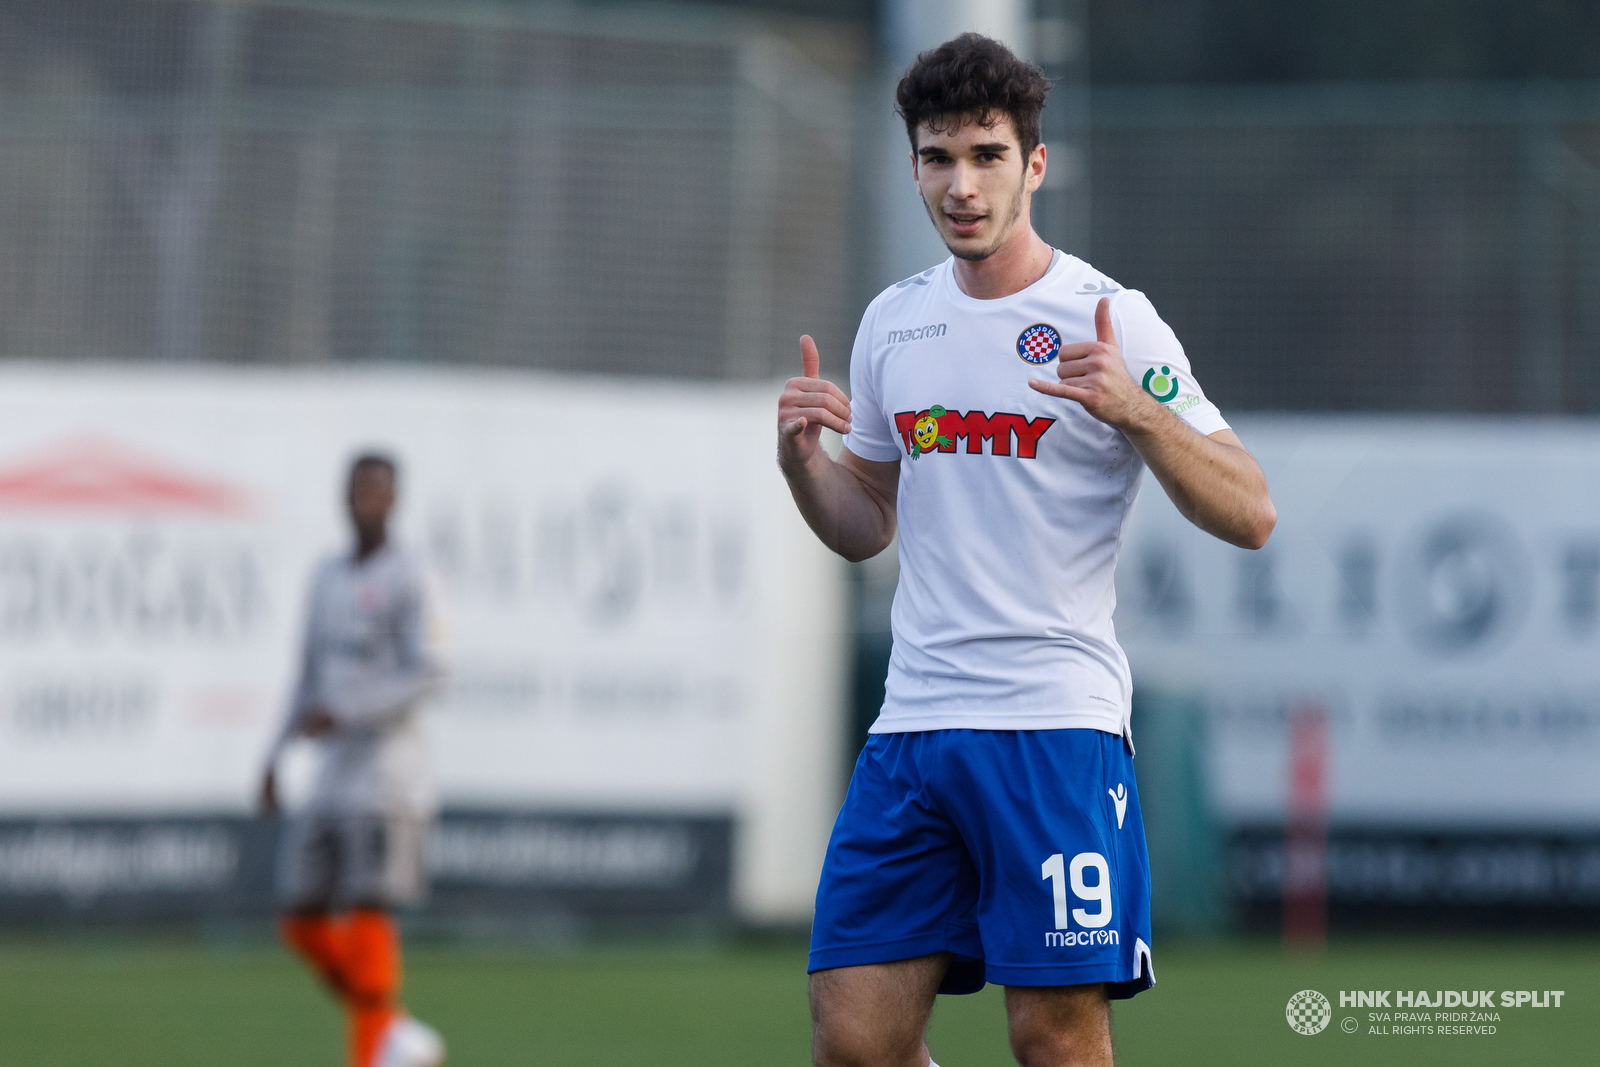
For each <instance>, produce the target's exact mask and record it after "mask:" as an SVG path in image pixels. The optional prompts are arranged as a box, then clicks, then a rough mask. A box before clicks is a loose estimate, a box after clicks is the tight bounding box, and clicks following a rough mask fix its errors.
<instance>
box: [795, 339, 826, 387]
mask: <svg viewBox="0 0 1600 1067" xmlns="http://www.w3.org/2000/svg"><path fill="white" fill-rule="evenodd" d="M800 374H801V376H802V377H806V378H816V377H820V376H821V374H822V356H821V355H820V354H818V352H817V342H815V341H813V340H812V339H811V335H810V334H809V333H807V334H801V335H800Z"/></svg>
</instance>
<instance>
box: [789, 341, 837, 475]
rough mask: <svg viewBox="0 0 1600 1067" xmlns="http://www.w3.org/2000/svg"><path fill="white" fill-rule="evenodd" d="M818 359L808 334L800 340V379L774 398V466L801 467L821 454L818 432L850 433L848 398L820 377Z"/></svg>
mask: <svg viewBox="0 0 1600 1067" xmlns="http://www.w3.org/2000/svg"><path fill="white" fill-rule="evenodd" d="M821 364H822V357H821V356H820V355H819V354H818V353H817V343H816V342H815V341H813V340H812V339H811V336H810V334H807V335H806V336H804V337H802V338H800V377H798V378H790V379H789V380H788V381H787V382H785V383H784V387H783V395H782V396H780V397H779V398H778V464H779V466H781V467H783V468H785V469H786V470H787V469H790V468H791V467H796V466H804V465H806V464H808V463H810V462H811V460H812V459H814V458H815V457H816V456H817V455H818V454H820V453H821V451H822V443H821V439H822V428H823V427H824V426H826V427H827V428H828V429H830V430H834V431H836V432H838V433H842V434H844V433H849V432H850V398H849V397H847V396H845V395H844V391H843V390H842V389H840V388H839V387H838V386H837V385H834V384H833V383H832V382H830V381H828V380H827V379H826V378H823V377H820V375H821V373H822V372H821Z"/></svg>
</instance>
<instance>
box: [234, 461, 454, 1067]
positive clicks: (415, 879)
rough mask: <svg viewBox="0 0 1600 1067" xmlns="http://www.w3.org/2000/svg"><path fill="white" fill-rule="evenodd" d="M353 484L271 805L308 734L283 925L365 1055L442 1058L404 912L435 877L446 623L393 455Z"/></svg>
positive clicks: (432, 1061) (268, 791) (319, 579)
mask: <svg viewBox="0 0 1600 1067" xmlns="http://www.w3.org/2000/svg"><path fill="white" fill-rule="evenodd" d="M348 488H349V492H348V498H347V500H348V504H349V511H350V522H351V525H352V526H353V527H354V530H355V545H354V547H353V548H352V549H351V550H350V551H348V552H343V553H340V554H338V555H334V556H331V557H329V558H328V559H326V560H324V561H323V562H322V563H321V564H320V565H319V566H318V567H317V570H316V574H315V577H314V579H313V582H312V588H311V604H310V617H309V619H308V621H307V624H306V633H305V650H304V654H303V657H302V660H301V664H300V679H299V684H298V686H297V687H296V689H295V693H294V698H293V701H292V703H291V704H290V707H289V713H288V716H287V718H286V720H285V723H284V727H283V730H282V731H281V733H280V734H279V737H278V740H277V742H276V743H275V744H274V745H273V747H272V751H271V754H270V756H269V757H268V760H267V769H266V772H265V774H264V775H263V777H262V782H261V798H260V807H261V810H262V812H263V813H264V814H267V815H271V814H273V813H275V812H276V811H277V810H278V796H277V781H276V766H277V762H278V757H279V755H280V753H281V752H282V750H283V747H284V746H285V744H287V743H288V742H289V741H290V740H291V739H293V738H295V737H304V738H309V739H310V740H311V741H312V742H313V743H314V744H315V745H316V746H317V748H318V749H320V750H321V753H320V754H321V757H322V766H321V770H320V773H319V775H318V777H317V779H316V782H315V785H314V787H313V789H312V793H311V798H310V801H309V802H308V804H307V805H306V807H305V809H304V810H303V811H302V812H299V813H298V814H297V815H296V817H295V818H294V819H292V820H291V821H290V824H289V826H288V827H287V830H286V833H285V836H284V847H283V853H282V855H281V857H280V863H279V871H278V880H279V890H280V893H281V895H282V897H283V900H284V905H285V909H286V911H285V914H284V917H283V920H282V925H281V927H280V932H281V934H282V936H283V939H284V941H286V942H287V943H288V944H289V945H290V946H292V947H293V948H294V949H295V950H296V951H298V952H299V953H300V954H301V955H302V956H304V957H305V959H306V961H307V963H308V964H309V965H310V966H311V967H312V969H314V970H315V971H316V972H317V973H318V974H319V975H321V976H322V978H323V980H324V981H326V982H327V984H328V987H329V988H330V989H331V990H332V991H333V993H334V995H335V996H337V997H338V998H339V1000H340V1002H341V1003H342V1004H343V1006H344V1008H345V1011H346V1014H347V1016H348V1019H349V1063H350V1067H435V1065H437V1064H440V1063H443V1062H444V1044H443V1042H442V1041H441V1040H440V1038H439V1035H438V1034H437V1033H435V1032H434V1031H433V1030H432V1029H431V1028H429V1027H427V1026H425V1025H424V1024H422V1023H420V1022H418V1021H417V1020H415V1019H413V1018H412V1017H411V1016H409V1015H407V1014H406V1013H405V1011H404V1009H402V1008H401V1007H400V1004H399V1000H398V997H399V993H400V939H399V933H398V931H397V929H396V927H395V923H394V919H393V918H392V916H391V914H390V913H391V910H392V909H394V908H396V907H400V906H403V905H407V904H413V903H416V902H417V901H418V900H419V899H420V898H421V897H422V894H423V891H424V873H423V846H424V843H425V840H426V835H427V831H428V822H429V819H430V816H431V813H432V811H431V809H432V798H431V795H430V789H429V784H428V781H427V773H426V766H425V753H424V751H423V739H422V735H421V733H420V732H419V724H418V722H417V713H418V709H419V706H420V705H421V703H422V702H423V700H424V699H425V698H426V697H428V696H429V695H430V694H431V693H433V692H434V691H435V690H436V689H437V688H438V686H439V685H440V683H441V681H442V679H443V664H442V658H441V655H440V651H439V648H438V638H439V632H440V625H439V622H438V620H437V619H436V617H435V616H434V614H433V608H432V604H431V597H430V595H429V589H428V582H427V581H426V579H425V575H424V572H423V568H422V567H421V565H420V563H419V561H418V560H417V558H416V557H415V556H413V555H412V554H411V553H410V552H407V551H406V550H405V549H403V548H400V547H398V546H396V545H394V544H392V543H391V542H390V540H389V535H388V523H389V513H390V512H391V511H392V510H393V508H394V502H395V488H396V486H395V464H394V461H393V460H391V459H390V458H388V457H387V456H384V455H379V454H367V455H363V456H360V457H359V458H357V459H356V460H355V462H354V463H353V464H352V465H351V468H350V480H349V485H348ZM336 912H342V913H343V914H339V915H336Z"/></svg>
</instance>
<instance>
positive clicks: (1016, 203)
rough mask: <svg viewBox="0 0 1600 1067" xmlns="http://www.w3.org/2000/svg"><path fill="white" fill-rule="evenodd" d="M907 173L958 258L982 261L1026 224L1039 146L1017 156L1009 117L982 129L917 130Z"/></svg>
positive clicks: (1040, 166) (1040, 159)
mask: <svg viewBox="0 0 1600 1067" xmlns="http://www.w3.org/2000/svg"><path fill="white" fill-rule="evenodd" d="M912 167H913V173H914V175H915V176H916V179H917V188H918V190H920V191H921V193H922V203H923V206H925V207H926V208H927V209H928V217H929V218H930V219H932V220H933V225H934V226H935V227H936V228H937V229H938V231H939V236H940V237H942V238H943V239H944V243H945V247H946V248H948V249H950V251H951V253H952V254H954V255H955V256H957V257H958V258H960V259H967V260H977V259H988V258H989V257H990V256H992V255H994V254H995V252H997V251H999V249H1000V247H1001V246H1002V245H1004V244H1005V243H1006V241H1007V239H1009V238H1010V237H1011V236H1013V235H1014V234H1016V233H1017V232H1018V231H1019V229H1026V228H1027V227H1028V226H1029V225H1031V222H1030V221H1029V217H1028V207H1029V203H1030V201H1031V198H1032V196H1033V191H1034V190H1035V189H1037V188H1039V184H1040V183H1041V182H1042V181H1044V168H1045V151H1044V145H1038V146H1036V147H1035V148H1034V150H1033V151H1032V152H1031V153H1029V154H1028V155H1026V156H1024V155H1023V154H1022V146H1021V144H1020V143H1019V142H1018V141H1017V133H1016V130H1015V129H1013V128H1012V125H1011V120H1010V119H1009V118H1002V119H1001V120H1000V121H999V122H998V123H996V124H995V125H994V126H991V127H988V128H985V127H983V126H980V125H978V123H977V122H976V121H975V120H973V119H968V120H966V121H964V122H962V124H961V125H960V126H959V127H957V128H956V129H953V130H952V129H949V128H941V129H940V130H938V131H935V130H934V129H933V128H932V126H931V125H930V124H928V123H926V122H925V123H923V124H922V125H921V126H919V127H918V128H917V150H916V151H915V152H914V153H913V154H912Z"/></svg>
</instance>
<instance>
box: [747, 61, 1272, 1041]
mask: <svg viewBox="0 0 1600 1067" xmlns="http://www.w3.org/2000/svg"><path fill="white" fill-rule="evenodd" d="M1049 88H1050V86H1049V82H1048V81H1047V80H1046V79H1045V77H1044V75H1043V73H1042V72H1040V70H1039V68H1038V67H1036V66H1033V65H1032V64H1030V63H1025V62H1023V61H1022V60H1019V59H1018V58H1017V57H1016V56H1015V55H1013V54H1012V53H1011V52H1010V51H1009V50H1007V49H1006V47H1005V46H1004V45H1002V44H1000V43H998V42H996V41H993V40H990V39H989V38H986V37H980V36H978V35H976V34H964V35H962V36H961V37H958V38H956V39H955V40H953V41H950V42H948V43H946V44H944V45H941V46H939V47H938V48H936V49H932V50H930V51H928V52H924V53H923V54H922V55H920V56H919V57H918V58H917V61H916V63H915V64H914V65H913V66H912V68H911V70H910V71H909V72H908V73H907V75H906V76H905V78H904V79H903V80H902V81H901V82H900V85H899V88H898V90H897V92H896V102H897V105H898V110H899V112H900V114H901V115H902V116H903V117H904V119H905V123H906V130H907V133H908V134H909V135H910V138H911V149H912V156H911V158H912V174H913V177H914V178H915V180H916V183H917V188H918V190H919V192H920V193H921V196H922V199H923V203H924V205H925V206H926V208H927V211H928V215H929V217H930V218H931V219H932V221H933V224H934V226H935V227H936V228H937V230H938V231H939V234H940V236H941V237H942V238H943V240H944V242H945V244H946V246H947V247H948V248H949V249H950V252H951V258H949V259H947V260H946V261H945V262H944V263H942V264H940V265H938V266H936V267H931V268H929V269H928V270H926V271H924V272H923V273H922V274H919V275H916V276H914V277H911V278H907V279H905V280H904V281H902V282H900V283H899V284H897V285H894V286H892V287H890V288H889V289H886V290H885V291H884V292H883V293H882V295H880V296H879V297H878V298H877V299H876V300H874V301H873V302H872V304H871V306H870V307H868V309H867V311H866V314H865V315H864V316H863V318H862V321H861V329H860V332H859V333H858V334H857V335H856V343H855V349H854V351H853V352H852V353H851V357H850V385H851V395H850V396H849V397H846V396H845V394H844V392H843V391H842V390H840V389H839V388H838V387H837V386H835V385H833V384H832V383H830V382H828V381H825V380H824V379H822V378H821V377H820V376H819V370H818V364H819V356H818V353H817V349H816V346H815V345H814V344H813V343H812V341H811V338H809V337H805V338H802V339H801V358H802V376H801V377H799V378H792V379H790V381H789V383H788V385H787V386H786V388H785V390H784V393H783V396H782V398H781V399H780V400H779V403H778V431H779V435H778V459H779V465H780V466H781V468H782V470H783V473H784V476H785V477H786V478H787V479H788V482H789V487H790V490H791V491H792V493H793V494H794V498H795V502H796V503H797V504H798V505H799V508H800V511H801V513H802V514H803V515H804V516H805V519H806V521H807V522H808V523H809V524H810V526H811V528H812V530H813V531H815V533H816V534H817V536H818V537H819V538H821V540H822V541H823V542H824V543H825V544H827V545H828V547H830V548H832V549H833V550H834V551H836V552H838V553H839V554H840V555H843V556H845V557H846V558H849V559H855V560H859V559H865V558H867V557H870V556H873V555H876V554H877V553H879V552H881V551H883V549H885V548H886V547H888V545H889V544H890V542H891V541H892V540H893V539H894V537H895V536H896V532H897V530H898V534H899V551H900V584H899V588H898V589H897V590H896V592H895V600H894V613H893V628H894V652H893V655H892V657H891V659H890V664H889V676H888V680H887V684H886V687H885V689H886V693H885V699H884V703H883V709H882V712H881V713H880V715H879V717H878V720H877V722H876V723H874V724H873V727H872V736H871V737H870V738H869V739H868V741H867V745H866V747H865V748H864V749H863V750H862V753H861V757H860V759H859V760H858V761H857V763H856V768H855V773H854V774H853V775H852V776H851V780H850V789H849V792H848V794H847V796H846V798H845V802H844V807H843V809H842V810H841V811H840V813H839V818H838V822H837V823H836V824H835V826H834V831H833V837H832V839H831V840H830V841H829V844H828V851H827V855H826V858H825V860H824V864H823V872H822V881H821V885H820V887H819V889H818V892H817V909H816V918H815V922H814V924H813V927H812V942H811V960H810V965H809V969H810V971H811V972H812V975H811V1003H812V1015H813V1020H814V1029H813V1056H814V1057H815V1059H816V1062H817V1063H818V1064H819V1065H821V1067H855V1065H869V1064H870V1065H871V1067H928V1065H929V1064H930V1063H931V1060H930V1059H929V1056H928V1049H927V1046H926V1045H925V1044H924V1043H923V1032H924V1030H925V1029H926V1026H927V1022H928V1017H929V1013H930V1012H931V1011H932V1008H933V1003H934V996H935V994H936V993H937V992H946V993H972V992H976V991H977V990H978V989H979V988H981V987H982V986H983V985H984V983H985V981H986V980H987V981H994V982H998V983H1000V984H1003V985H1004V986H1005V987H1006V1014H1007V1022H1008V1026H1009V1031H1010V1038H1011V1047H1012V1051H1013V1053H1014V1054H1015V1055H1016V1057H1017V1059H1018V1061H1020V1062H1021V1063H1024V1064H1027V1065H1028V1067H1067V1065H1069V1064H1071V1065H1091V1064H1092V1065H1109V1064H1110V1063H1111V1059H1112V1051H1111V1030H1110V1010H1109V1000H1110V999H1112V998H1119V997H1131V996H1133V995H1134V994H1135V993H1138V992H1140V991H1141V990H1144V989H1147V988H1149V987H1150V985H1151V984H1153V982H1154V975H1153V973H1152V970H1151V960H1150V947H1149V946H1150V881H1149V877H1150V876H1149V864H1148V860H1147V858H1146V851H1145V841H1144V829H1143V824H1142V822H1141V820H1140V815H1139V800H1138V793H1137V790H1136V789H1135V786H1134V775H1133V740H1132V733H1131V730H1130V725H1129V717H1130V709H1131V706H1132V705H1131V690H1132V685H1131V681H1130V678H1129V671H1128V661H1127V657H1126V656H1124V655H1123V653H1122V649H1121V648H1120V647H1119V646H1118V645H1117V642H1116V636H1115V634H1114V633H1113V631H1112V625H1111V616H1112V608H1113V607H1114V605H1115V603H1116V594H1115V590H1114V586H1113V583H1112V579H1113V572H1114V570H1115V567H1116V559H1117V550H1118V548H1119V546H1120V543H1121V538H1122V528H1123V522H1124V519H1125V518H1126V516H1127V513H1128V508H1129V507H1130V506H1131V505H1132V503H1133V499H1134V496H1135V494H1136V492H1137V490H1138V486H1139V481H1140V476H1141V474H1142V472H1143V470H1144V468H1145V467H1147V466H1148V467H1149V468H1150V470H1151V471H1152V473H1154V474H1155V476H1156V479H1157V481H1159V482H1160V484H1161V486H1162V488H1163V489H1165V490H1166V492H1167V495H1168V496H1170V497H1171V498H1172V501H1173V502H1174V503H1175V504H1176V505H1177V506H1178V509H1179V510H1180V511H1182V513H1183V514H1184V515H1185V516H1186V517H1188V518H1189V519H1190V520H1191V521H1192V522H1194V523H1195V524H1196V525H1198V526H1199V527H1200V528H1201V529H1203V530H1206V531H1207V532H1209V533H1211V534H1214V535H1216V536H1217V537H1220V538H1222V539H1223V540H1225V541H1228V542H1231V543H1233V544H1235V545H1239V546H1241V547H1245V548H1259V547H1260V546H1261V545H1262V544H1263V543H1265V541H1266V539H1267V536H1268V534H1269V533H1270V532H1271V530H1272V527H1273V525H1274V523H1275V522H1276V512H1275V511H1274V509H1273V506H1272V501H1271V499H1270V497H1269V496H1268V493H1267V483H1266V479H1265V477H1264V476H1263V475H1262V473H1261V469H1260V467H1258V466H1257V465H1256V462H1255V460H1254V459H1253V458H1252V457H1251V455H1250V453H1249V452H1247V451H1245V449H1244V446H1243V445H1242V444H1241V443H1240V441H1239V438H1238V437H1236V436H1235V435H1234V433H1233V431H1231V430H1230V429H1228V424H1227V423H1226V422H1225V421H1224V420H1223V418H1222V416H1221V414H1220V413H1219V412H1218V411H1217V409H1216V407H1215V406H1214V405H1212V404H1211V402H1210V401H1208V400H1207V399H1206V398H1205V395H1204V393H1202V392H1201V390H1200V386H1199V383H1197V382H1196V381H1195V379H1194V376H1193V374H1192V373H1191V372H1190V369H1189V363H1188V360H1187V358H1186V357H1185V355H1184V351H1183V348H1182V346H1181V345H1179V343H1178V340H1177V338H1176V337H1175V336H1174V335H1173V333H1172V330H1171V329H1169V328H1168V327H1167V325H1166V324H1165V323H1164V322H1162V321H1161V319H1160V318H1159V317H1158V316H1157V315H1156V312H1155V309H1154V308H1153V307H1152V306H1151V305H1150V301H1149V300H1147V299H1146V298H1145V297H1144V295H1143V294H1142V293H1139V292H1137V291H1134V290H1127V289H1123V288H1122V287H1120V286H1119V285H1118V284H1117V283H1116V282H1114V281H1112V280H1110V279H1109V278H1106V277H1105V276H1104V275H1102V274H1101V273H1099V272H1098V271H1096V270H1095V269H1094V268H1093V267H1091V266H1089V265H1088V264H1087V263H1085V262H1083V261H1082V260H1080V259H1077V258H1075V257H1073V256H1070V255H1066V254H1064V253H1062V252H1060V251H1058V250H1056V249H1053V248H1051V247H1050V246H1049V245H1047V244H1045V242H1044V241H1043V240H1041V239H1040V237H1039V235H1038V234H1037V233H1036V232H1034V229H1033V225H1032V222H1031V221H1030V214H1029V208H1030V202H1031V198H1032V195H1033V193H1034V191H1035V190H1036V189H1038V188H1039V186H1040V184H1041V183H1042V182H1043V180H1044V175H1045V155H1046V152H1045V147H1044V145H1042V144H1041V143H1040V142H1039V120H1040V113H1041V111H1042V110H1043V107H1044V100H1045V94H1046V93H1047V92H1048V91H1049ZM1052 364H1053V365H1052ZM824 426H826V427H828V428H830V429H832V430H835V431H837V432H839V433H841V434H845V435H847V436H846V437H845V442H844V448H843V449H842V451H841V452H840V454H839V459H838V461H834V460H833V459H830V458H829V456H828V454H827V453H826V452H824V451H823V449H822V446H821V441H820V436H819V435H820V431H821V429H822V427H824ZM956 1067H959V1065H956Z"/></svg>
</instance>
